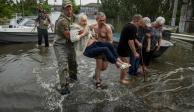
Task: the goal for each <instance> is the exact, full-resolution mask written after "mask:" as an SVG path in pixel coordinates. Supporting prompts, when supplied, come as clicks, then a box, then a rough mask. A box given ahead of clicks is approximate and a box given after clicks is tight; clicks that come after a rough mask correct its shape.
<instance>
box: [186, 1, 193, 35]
mask: <svg viewBox="0 0 194 112" xmlns="http://www.w3.org/2000/svg"><path fill="white" fill-rule="evenodd" d="M192 16H193V5H192V0H190V3H189V6H188V10H187V16H186V23H185V31H186V32H191V29H190V28H191V26H192V22H191V18H192Z"/></svg>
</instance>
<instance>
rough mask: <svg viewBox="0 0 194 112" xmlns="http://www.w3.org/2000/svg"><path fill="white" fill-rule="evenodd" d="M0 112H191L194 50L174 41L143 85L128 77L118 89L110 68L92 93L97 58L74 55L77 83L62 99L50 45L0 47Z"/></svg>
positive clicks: (114, 71) (193, 104)
mask: <svg viewBox="0 0 194 112" xmlns="http://www.w3.org/2000/svg"><path fill="white" fill-rule="evenodd" d="M0 47H1V48H0V112H193V111H194V96H193V94H194V80H193V78H194V60H193V59H194V47H193V45H192V44H189V43H185V42H182V41H180V42H179V41H176V42H175V45H174V46H173V47H171V48H169V49H168V50H167V51H166V52H165V53H164V54H163V55H162V56H161V57H159V58H157V59H155V60H153V61H152V63H151V66H150V68H149V72H148V73H146V81H144V78H143V76H138V77H129V81H130V84H129V85H128V86H123V85H120V84H119V82H118V80H119V75H118V74H119V71H118V69H116V67H115V66H114V65H111V64H110V65H109V67H108V69H107V70H106V71H105V72H103V73H102V80H103V82H104V83H105V84H107V85H108V88H107V89H104V90H96V89H95V86H94V81H93V80H92V76H93V74H94V70H95V60H94V59H89V58H87V57H84V56H80V57H78V59H77V61H78V65H79V68H78V70H79V73H78V78H79V80H78V81H77V82H75V83H72V84H71V85H70V86H71V94H69V95H67V96H62V95H60V94H59V93H58V91H57V90H56V88H57V86H59V78H58V75H57V62H56V57H55V55H54V50H53V47H52V45H51V47H49V48H48V49H47V48H44V47H41V48H37V47H36V44H35V43H32V44H12V45H1V46H0Z"/></svg>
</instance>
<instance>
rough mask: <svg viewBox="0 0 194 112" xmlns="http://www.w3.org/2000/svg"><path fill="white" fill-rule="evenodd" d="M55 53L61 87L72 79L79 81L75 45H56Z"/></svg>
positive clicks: (69, 43)
mask: <svg viewBox="0 0 194 112" xmlns="http://www.w3.org/2000/svg"><path fill="white" fill-rule="evenodd" d="M54 51H55V55H56V58H57V61H58V69H59V71H58V74H59V79H60V84H61V86H63V85H67V84H68V83H69V80H70V79H74V80H77V62H76V53H75V50H74V47H73V43H71V42H66V43H65V44H61V43H54Z"/></svg>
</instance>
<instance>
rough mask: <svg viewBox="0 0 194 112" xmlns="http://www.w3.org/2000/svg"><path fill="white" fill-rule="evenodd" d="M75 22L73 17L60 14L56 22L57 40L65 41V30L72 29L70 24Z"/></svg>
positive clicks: (58, 41)
mask: <svg viewBox="0 0 194 112" xmlns="http://www.w3.org/2000/svg"><path fill="white" fill-rule="evenodd" d="M73 22H74V20H73V18H72V17H67V16H66V15H64V14H63V13H62V14H61V15H60V16H59V18H58V20H57V21H56V23H55V33H56V36H55V42H57V43H65V42H66V38H65V37H64V31H65V30H67V31H70V25H72V23H73Z"/></svg>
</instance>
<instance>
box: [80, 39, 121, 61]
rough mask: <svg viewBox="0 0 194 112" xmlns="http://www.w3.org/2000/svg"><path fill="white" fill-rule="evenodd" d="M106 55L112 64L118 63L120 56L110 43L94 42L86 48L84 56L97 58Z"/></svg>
mask: <svg viewBox="0 0 194 112" xmlns="http://www.w3.org/2000/svg"><path fill="white" fill-rule="evenodd" d="M102 54H103V55H105V56H106V58H107V60H108V61H109V62H110V63H116V61H117V58H118V55H117V53H116V51H115V49H114V47H113V45H112V44H111V43H108V42H94V43H93V44H91V45H90V46H88V47H86V49H85V51H84V55H85V56H87V57H89V58H95V57H97V56H99V55H102Z"/></svg>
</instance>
